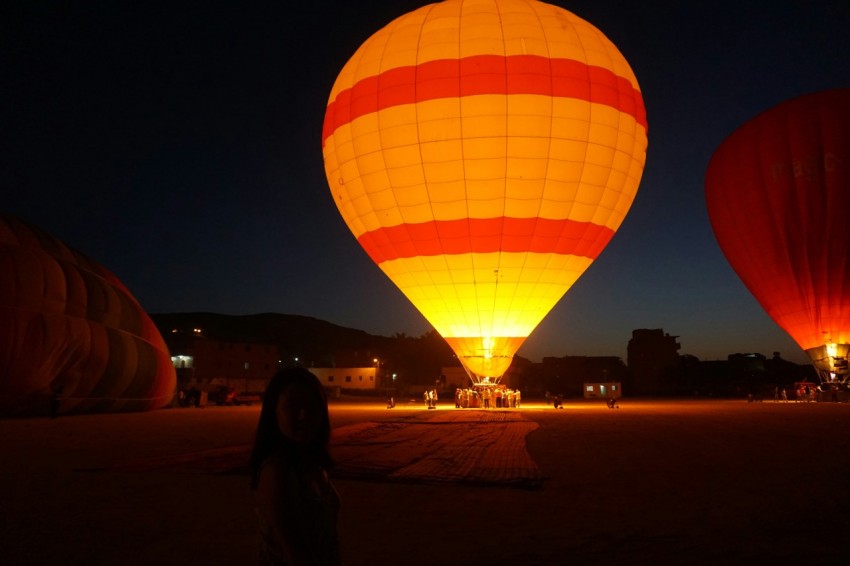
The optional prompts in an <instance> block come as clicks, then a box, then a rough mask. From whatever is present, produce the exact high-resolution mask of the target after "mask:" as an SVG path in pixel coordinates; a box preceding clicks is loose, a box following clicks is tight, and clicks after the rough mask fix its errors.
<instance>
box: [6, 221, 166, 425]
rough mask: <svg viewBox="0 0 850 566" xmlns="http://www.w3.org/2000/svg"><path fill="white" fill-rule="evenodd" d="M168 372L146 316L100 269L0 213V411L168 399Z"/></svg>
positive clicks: (113, 406) (123, 407)
mask: <svg viewBox="0 0 850 566" xmlns="http://www.w3.org/2000/svg"><path fill="white" fill-rule="evenodd" d="M175 384H176V374H175V370H174V366H173V364H172V363H171V358H170V356H169V353H168V348H167V347H166V345H165V342H164V341H163V339H162V336H161V335H160V333H159V331H158V330H157V328H156V326H154V324H153V321H151V319H150V318H149V317H148V315H147V314H146V313H145V312H144V310H142V307H141V306H140V305H139V303H138V302H137V301H136V299H135V298H133V296H132V295H131V294H130V292H129V291H128V290H127V288H126V287H125V286H124V285H123V284H122V283H121V282H120V281H119V280H118V279H117V278H116V277H115V276H114V275H113V274H112V273H110V272H109V271H107V270H106V269H104V268H103V267H102V266H100V265H98V264H97V263H95V262H93V261H92V260H91V259H89V258H87V257H86V256H84V255H82V254H81V253H79V252H77V251H75V250H73V249H71V248H69V247H68V246H66V245H65V244H64V243H62V242H61V241H59V240H57V239H56V238H54V237H52V236H50V235H49V234H47V233H45V232H44V231H42V230H40V229H38V228H35V227H33V226H30V225H28V224H25V223H24V222H22V221H20V220H18V219H15V218H12V217H8V216H0V416H10V415H27V414H39V413H46V412H47V410H48V403H49V401H48V400H49V399H50V398H51V397H56V398H57V399H58V400H59V409H60V410H61V412H62V413H90V412H113V411H141V410H149V409H157V408H161V407H164V406H166V405H168V404H169V403H170V402H171V399H172V397H173V394H174V388H175Z"/></svg>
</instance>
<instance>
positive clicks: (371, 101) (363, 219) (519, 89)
mask: <svg viewBox="0 0 850 566" xmlns="http://www.w3.org/2000/svg"><path fill="white" fill-rule="evenodd" d="M322 143H323V152H324V158H325V170H326V173H327V177H328V183H329V185H330V189H331V193H332V194H333V198H334V201H335V202H336V204H337V207H338V208H339V211H340V213H341V214H342V217H343V219H344V220H345V222H346V224H347V225H348V227H349V228H350V229H351V231H352V232H353V234H354V236H355V237H356V238H357V239H358V241H359V242H360V244H361V245H362V246H363V248H364V249H365V250H366V252H367V253H368V254H369V256H370V257H371V258H372V259H373V260H374V261H375V263H377V264H378V265H379V266H380V268H381V269H382V270H383V271H384V273H386V274H387V276H389V278H390V279H391V280H392V281H393V282H394V283H395V284H396V286H398V288H399V289H401V291H402V292H403V293H404V294H405V295H406V296H407V297H408V299H410V301H411V302H412V303H413V304H414V305H415V306H416V307H417V308H418V309H419V310H420V312H422V314H423V315H424V316H425V317H426V318H427V319H428V320H429V321H430V322H431V323H432V324H433V325H434V328H435V329H436V330H437V331H438V332H439V333H440V334H441V335H442V336H443V337H444V338H445V339H446V341H447V342H448V343H449V344H450V345H451V346H452V348H453V349H454V351H455V353H456V354H457V355H458V358H459V359H460V360H461V361H462V362H463V364H464V366H465V367H466V369H467V370H468V371H469V372H470V375H471V376H472V377H473V379H475V380H479V379H484V378H491V379H493V380H497V379H498V378H499V377H501V375H502V374H503V373H504V372H505V370H507V368H508V366H509V365H510V362H511V360H512V358H513V355H514V353H515V352H516V351H517V349H518V348H519V347H520V345H521V344H522V343H523V341H524V340H525V339H526V337H528V335H529V334H530V333H531V331H532V330H534V328H535V327H536V326H537V324H538V323H539V322H540V321H541V320H542V319H543V317H544V316H545V315H546V314H547V313H548V312H549V310H550V309H551V308H552V307H553V306H554V305H555V304H556V303H557V302H558V300H559V299H560V298H561V297H562V296H563V295H564V293H566V291H567V290H568V289H569V288H570V287H571V286H572V284H573V283H574V282H575V281H576V280H577V279H578V277H579V276H580V275H581V274H582V273H583V272H584V271H585V270H586V269H587V268H588V266H589V265H590V264H591V262H592V261H593V260H594V259H595V258H596V257H597V256H598V255H599V253H600V252H601V251H602V249H603V248H604V247H605V245H606V244H607V243H608V241H609V240H610V239H611V237H612V236H613V235H614V233H615V231H616V230H617V228H618V227H619V226H620V224H621V223H622V221H623V219H624V217H625V215H626V213H627V212H628V210H629V207H630V206H631V203H632V201H633V200H634V197H635V194H636V192H637V187H638V184H639V182H640V177H641V174H642V172H643V165H644V161H645V158H646V144H647V138H646V115H645V110H644V106H643V100H642V97H641V94H640V90H639V88H638V84H637V81H636V79H635V77H634V74H633V73H632V71H631V69H630V68H629V65H628V63H627V62H626V60H625V59H624V58H623V56H622V55H621V54H620V52H619V51H618V50H617V48H616V47H615V46H614V45H613V44H612V43H611V42H610V41H609V40H608V39H607V38H606V37H605V36H604V35H603V34H602V33H601V32H600V31H599V30H598V29H596V28H595V27H593V26H592V25H591V24H589V23H588V22H586V21H584V20H582V19H581V18H578V17H577V16H575V15H573V14H571V13H570V12H567V11H566V10H563V9H561V8H557V7H555V6H551V5H549V4H544V3H542V2H536V1H534V0H447V1H445V2H442V3H439V4H431V5H428V6H424V7H422V8H420V9H418V10H415V11H413V12H411V13H409V14H406V15H404V16H401V17H400V18H398V19H396V20H395V21H393V22H392V23H390V24H389V25H387V26H386V27H385V28H383V29H382V30H380V31H378V32H377V33H375V34H374V35H373V36H372V37H371V38H369V39H368V40H367V41H366V42H365V43H364V44H363V45H362V46H361V47H360V48H359V49H358V50H357V51H356V53H355V54H354V55H353V56H352V58H351V60H350V61H349V62H348V63H347V64H346V65H345V67H344V68H343V69H342V72H341V73H340V74H339V77H338V78H337V80H336V83H335V84H334V86H333V89H332V91H331V94H330V99H329V102H328V107H327V111H326V114H325V122H324V130H323V135H322Z"/></svg>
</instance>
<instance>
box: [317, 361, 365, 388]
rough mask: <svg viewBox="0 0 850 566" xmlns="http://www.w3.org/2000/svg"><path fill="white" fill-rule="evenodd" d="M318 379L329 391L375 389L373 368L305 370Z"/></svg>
mask: <svg viewBox="0 0 850 566" xmlns="http://www.w3.org/2000/svg"><path fill="white" fill-rule="evenodd" d="M307 369H309V370H310V372H311V373H312V374H313V375H315V376H316V377H317V378H319V382H321V384H322V385H323V386H324V387H325V388H327V389H331V390H342V391H344V390H346V389H358V390H361V391H362V390H375V389H377V381H376V372H377V368H376V367H375V366H371V367H359V368H307Z"/></svg>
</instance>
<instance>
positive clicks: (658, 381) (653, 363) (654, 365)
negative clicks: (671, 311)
mask: <svg viewBox="0 0 850 566" xmlns="http://www.w3.org/2000/svg"><path fill="white" fill-rule="evenodd" d="M677 338H678V336H671V335H669V334H666V333H665V332H664V331H663V330H662V329H660V328H656V329H647V328H641V329H638V330H633V331H632V339H631V340H629V345H628V352H627V362H628V365H629V370H631V372H632V378H633V379H634V388H635V391H636V392H637V393H650V394H651V393H659V392H661V391H662V390H664V389H665V385H667V384H665V380H666V378H667V377H668V376H670V375H671V374H672V372H675V371H676V368H677V366H678V364H679V349H680V348H681V347H682V346H681V345H680V344H679V343H678V342H677V341H676V339H677Z"/></svg>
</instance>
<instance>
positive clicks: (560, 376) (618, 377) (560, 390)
mask: <svg viewBox="0 0 850 566" xmlns="http://www.w3.org/2000/svg"><path fill="white" fill-rule="evenodd" d="M537 368H538V374H539V378H540V380H541V381H542V387H543V389H544V390H545V391H549V392H551V393H553V394H559V395H566V396H569V397H582V396H584V395H585V392H584V391H585V390H584V385H585V383H611V382H618V383H622V381H623V379H624V378H625V377H626V366H625V365H624V364H623V360H621V359H620V358H618V357H617V356H564V357H561V358H556V357H545V358H543V362H542V363H541V364H538V365H537Z"/></svg>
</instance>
